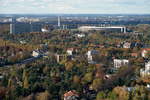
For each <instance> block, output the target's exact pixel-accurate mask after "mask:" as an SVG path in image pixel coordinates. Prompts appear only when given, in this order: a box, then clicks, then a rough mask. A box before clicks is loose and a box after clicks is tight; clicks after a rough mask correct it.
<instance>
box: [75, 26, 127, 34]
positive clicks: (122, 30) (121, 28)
mask: <svg viewBox="0 0 150 100" xmlns="http://www.w3.org/2000/svg"><path fill="white" fill-rule="evenodd" d="M108 29H111V30H112V29H120V31H121V32H124V33H126V27H122V26H102V27H97V26H81V27H79V28H78V30H79V31H91V30H108Z"/></svg>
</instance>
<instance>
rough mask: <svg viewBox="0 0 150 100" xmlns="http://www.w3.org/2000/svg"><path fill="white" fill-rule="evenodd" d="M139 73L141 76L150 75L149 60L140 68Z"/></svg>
mask: <svg viewBox="0 0 150 100" xmlns="http://www.w3.org/2000/svg"><path fill="white" fill-rule="evenodd" d="M140 75H141V76H142V77H145V76H147V75H150V61H149V62H147V63H145V68H144V69H141V70H140Z"/></svg>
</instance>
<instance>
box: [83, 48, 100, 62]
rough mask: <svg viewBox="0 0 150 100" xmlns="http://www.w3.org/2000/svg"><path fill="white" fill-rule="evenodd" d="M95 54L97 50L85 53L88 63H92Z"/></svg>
mask: <svg viewBox="0 0 150 100" xmlns="http://www.w3.org/2000/svg"><path fill="white" fill-rule="evenodd" d="M97 54H99V51H97V50H89V51H88V52H87V54H86V55H87V58H88V62H89V63H94V61H93V56H94V55H97Z"/></svg>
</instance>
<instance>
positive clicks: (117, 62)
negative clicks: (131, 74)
mask: <svg viewBox="0 0 150 100" xmlns="http://www.w3.org/2000/svg"><path fill="white" fill-rule="evenodd" d="M128 65H129V60H127V59H114V67H115V68H120V67H122V66H128Z"/></svg>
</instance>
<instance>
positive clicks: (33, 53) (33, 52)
mask: <svg viewBox="0 0 150 100" xmlns="http://www.w3.org/2000/svg"><path fill="white" fill-rule="evenodd" d="M39 55H40V53H39V51H37V50H36V51H32V56H33V57H38V56H39Z"/></svg>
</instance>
